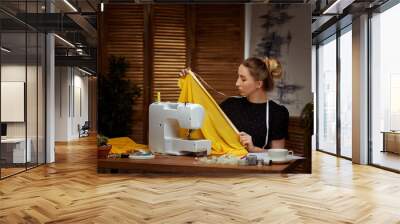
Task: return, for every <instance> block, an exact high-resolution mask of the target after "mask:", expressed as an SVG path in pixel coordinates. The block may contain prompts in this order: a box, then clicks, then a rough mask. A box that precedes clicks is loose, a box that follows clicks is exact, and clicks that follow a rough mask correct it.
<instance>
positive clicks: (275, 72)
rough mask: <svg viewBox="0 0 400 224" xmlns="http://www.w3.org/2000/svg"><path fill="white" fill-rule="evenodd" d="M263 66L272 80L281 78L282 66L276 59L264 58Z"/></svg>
mask: <svg viewBox="0 0 400 224" xmlns="http://www.w3.org/2000/svg"><path fill="white" fill-rule="evenodd" d="M265 64H266V65H267V68H268V70H269V72H270V74H271V75H272V77H273V78H274V79H280V78H282V73H283V72H282V65H281V63H280V62H279V61H278V60H277V59H276V58H265Z"/></svg>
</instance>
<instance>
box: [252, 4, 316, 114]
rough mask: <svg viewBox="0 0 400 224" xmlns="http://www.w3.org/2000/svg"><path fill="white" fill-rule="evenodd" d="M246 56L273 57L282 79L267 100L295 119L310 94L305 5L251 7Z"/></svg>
mask: <svg viewBox="0 0 400 224" xmlns="http://www.w3.org/2000/svg"><path fill="white" fill-rule="evenodd" d="M250 11H251V16H250V17H248V18H250V19H251V24H252V25H251V37H250V54H249V55H250V56H258V57H275V58H277V59H278V60H279V61H280V62H281V63H282V66H283V70H284V71H283V76H282V78H281V79H278V80H275V88H274V90H273V91H272V92H271V93H270V97H271V98H272V100H274V101H275V102H277V103H280V104H283V105H285V106H286V107H287V108H288V110H289V112H290V115H291V116H299V115H300V113H301V110H302V109H303V107H304V106H305V104H307V103H309V102H312V94H311V25H310V24H311V23H310V21H311V10H310V7H309V6H308V5H305V4H304V5H302V4H294V5H278V4H276V5H265V4H256V5H251V10H250Z"/></svg>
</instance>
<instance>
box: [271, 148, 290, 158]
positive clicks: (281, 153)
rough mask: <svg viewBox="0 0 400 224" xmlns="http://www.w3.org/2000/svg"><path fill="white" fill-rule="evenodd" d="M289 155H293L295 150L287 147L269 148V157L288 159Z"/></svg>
mask: <svg viewBox="0 0 400 224" xmlns="http://www.w3.org/2000/svg"><path fill="white" fill-rule="evenodd" d="M288 155H290V156H293V151H289V150H287V149H269V150H268V157H269V158H271V159H272V160H275V161H280V160H281V161H284V160H287V157H288Z"/></svg>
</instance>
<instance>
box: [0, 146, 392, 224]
mask: <svg viewBox="0 0 400 224" xmlns="http://www.w3.org/2000/svg"><path fill="white" fill-rule="evenodd" d="M56 151H57V162H56V163H55V164H51V165H48V166H42V167H39V168H36V169H34V170H30V171H28V172H26V173H22V174H19V175H17V176H14V177H11V178H8V179H5V180H3V181H0V223H45V222H47V223H307V224H308V223H373V224H376V223H384V224H386V223H400V200H399V199H400V175H399V174H395V173H390V172H387V171H383V170H379V169H377V168H373V167H368V166H359V165H352V164H351V163H350V161H347V160H342V159H337V158H335V157H332V156H329V155H326V154H322V153H318V152H316V153H314V154H313V160H314V161H313V174H312V175H299V174H295V175H240V176H239V175H238V176H225V177H216V176H212V177H206V176H202V177H190V176H168V175H162V176H160V175H133V174H97V173H96V157H95V155H96V148H95V142H94V138H86V139H84V140H81V141H77V142H71V143H69V144H58V145H57V150H56Z"/></svg>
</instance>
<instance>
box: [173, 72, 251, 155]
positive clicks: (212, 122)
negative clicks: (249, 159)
mask: <svg viewBox="0 0 400 224" xmlns="http://www.w3.org/2000/svg"><path fill="white" fill-rule="evenodd" d="M179 87H180V88H181V93H180V95H179V100H178V101H179V102H188V103H197V104H201V105H202V106H203V107H204V109H205V112H206V113H205V117H204V121H203V127H202V128H201V129H199V130H196V131H194V132H192V134H191V138H193V139H204V138H205V139H208V140H210V141H211V142H212V146H211V148H212V149H211V154H212V155H223V154H230V155H235V156H245V155H246V154H247V150H246V149H245V148H244V147H243V146H242V145H241V144H240V141H239V137H238V133H237V131H236V130H235V129H236V128H235V127H234V126H233V125H232V123H231V122H230V120H229V119H228V117H227V116H226V115H225V113H224V112H223V111H222V110H221V108H220V107H219V105H218V104H217V102H215V100H214V99H213V98H212V96H211V95H210V94H209V93H208V92H207V90H206V89H205V88H204V87H203V86H202V85H201V83H200V82H199V80H198V79H197V78H196V77H195V75H194V74H193V73H192V72H189V74H188V75H186V76H183V77H181V78H180V79H179ZM184 132H185V130H181V135H183V134H184Z"/></svg>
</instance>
